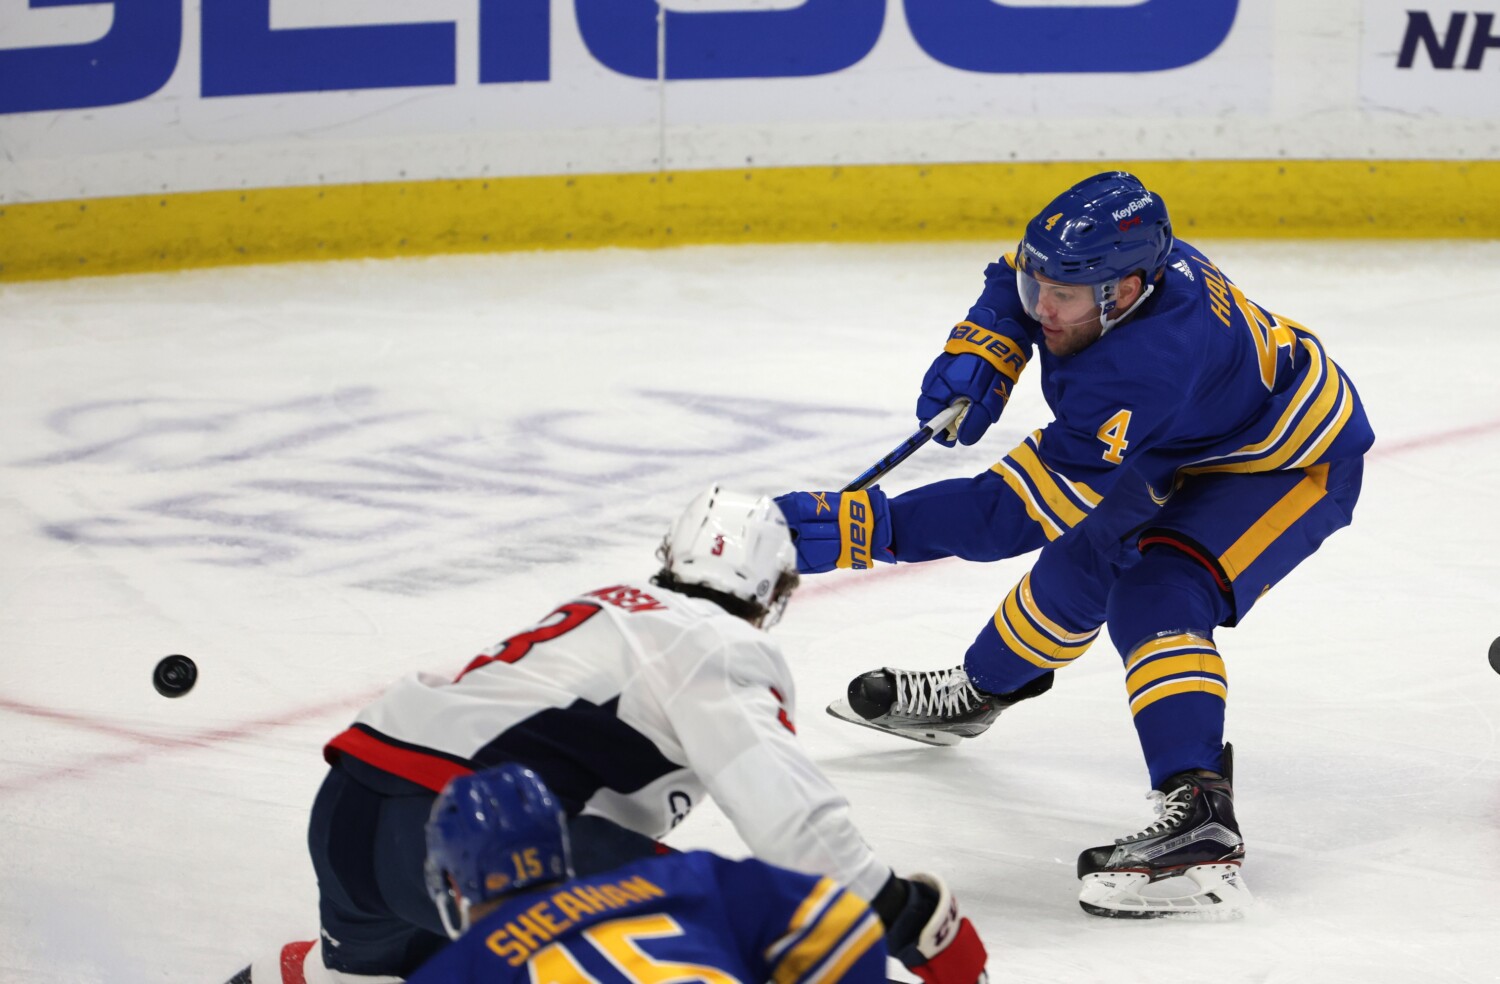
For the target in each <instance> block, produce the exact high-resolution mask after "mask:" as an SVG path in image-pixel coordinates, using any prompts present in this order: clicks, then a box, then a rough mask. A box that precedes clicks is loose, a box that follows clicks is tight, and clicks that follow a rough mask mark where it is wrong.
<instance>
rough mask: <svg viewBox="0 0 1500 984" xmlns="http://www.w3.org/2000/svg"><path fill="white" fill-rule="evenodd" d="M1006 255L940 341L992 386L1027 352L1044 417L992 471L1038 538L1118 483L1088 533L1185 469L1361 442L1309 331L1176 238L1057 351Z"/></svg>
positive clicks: (1292, 463) (1347, 391)
mask: <svg viewBox="0 0 1500 984" xmlns="http://www.w3.org/2000/svg"><path fill="white" fill-rule="evenodd" d="M1011 262H1012V260H1011V258H1010V257H1006V258H1005V259H1003V260H1002V261H1001V262H999V263H994V264H991V265H990V267H989V268H988V269H987V270H986V272H985V277H986V284H985V290H984V293H983V294H982V295H981V296H980V298H979V300H978V301H977V302H976V303H975V304H974V306H973V307H972V308H971V309H970V310H969V313H968V317H967V319H966V320H965V321H963V322H961V323H960V324H959V325H958V326H957V327H956V328H955V329H954V330H953V333H952V335H951V336H950V339H949V342H948V345H947V348H946V350H947V351H949V352H965V351H972V352H979V353H980V354H982V355H984V357H985V358H987V359H988V360H989V361H990V362H991V363H993V364H996V365H997V366H1000V367H1001V370H1002V372H1004V373H1005V375H1006V377H1007V380H1006V385H1009V384H1013V383H1014V382H1015V381H1016V379H1017V378H1018V377H1019V375H1020V370H1021V367H1022V366H1024V365H1025V364H1026V363H1027V362H1028V361H1029V359H1030V356H1031V353H1032V351H1033V350H1035V351H1036V352H1037V353H1038V360H1039V362H1040V365H1041V387H1042V394H1043V396H1044V397H1045V399H1046V401H1047V404H1048V406H1049V407H1050V408H1051V409H1052V411H1053V414H1054V416H1055V419H1054V420H1053V422H1052V423H1050V424H1048V425H1047V426H1046V427H1044V428H1042V429H1041V430H1038V431H1036V432H1034V433H1033V434H1031V436H1030V437H1028V438H1027V439H1026V440H1025V441H1024V442H1023V443H1022V444H1021V445H1020V446H1019V447H1017V448H1016V449H1015V450H1013V451H1012V452H1011V453H1010V454H1008V455H1006V457H1005V459H1004V460H1002V461H1001V462H1000V463H998V464H997V465H995V467H994V469H993V470H994V472H995V473H996V474H997V475H998V476H999V477H1000V478H1001V479H1003V480H1004V481H1005V483H1006V484H1007V485H1009V486H1010V487H1011V489H1012V491H1013V492H1015V494H1016V495H1017V496H1018V497H1019V498H1020V499H1021V500H1022V502H1023V503H1024V504H1025V508H1026V512H1027V515H1028V516H1029V517H1030V518H1031V519H1032V520H1034V521H1035V522H1036V523H1037V524H1039V525H1040V527H1041V529H1042V531H1043V533H1044V534H1045V536H1046V539H1048V540H1055V539H1057V538H1058V537H1060V536H1062V535H1063V534H1064V533H1066V532H1067V531H1068V530H1069V529H1071V528H1072V527H1074V526H1076V525H1078V523H1080V522H1081V521H1082V520H1083V519H1084V517H1086V516H1088V515H1090V514H1091V513H1093V512H1094V511H1095V509H1096V507H1098V506H1099V505H1100V503H1101V501H1102V500H1103V499H1104V497H1105V496H1106V495H1109V494H1111V493H1112V491H1113V490H1115V489H1117V488H1118V489H1119V492H1120V493H1121V494H1119V495H1113V496H1112V498H1113V499H1115V500H1117V501H1115V502H1113V503H1112V509H1111V510H1110V513H1111V514H1112V515H1111V517H1110V519H1109V521H1108V522H1107V523H1100V524H1095V525H1096V526H1098V527H1099V528H1096V529H1091V530H1090V538H1091V539H1094V540H1096V542H1100V543H1102V542H1105V541H1106V540H1107V539H1109V538H1110V537H1112V536H1118V535H1122V534H1123V533H1124V532H1125V530H1127V529H1128V528H1129V527H1130V526H1131V525H1133V524H1134V523H1136V522H1139V521H1141V520H1142V519H1144V518H1145V517H1146V516H1147V514H1149V512H1150V510H1151V508H1152V506H1153V505H1155V506H1160V505H1163V504H1165V502H1166V501H1167V500H1168V499H1169V498H1170V496H1171V494H1172V492H1173V490H1174V488H1176V487H1177V486H1178V485H1179V484H1180V483H1181V482H1182V481H1183V480H1184V479H1185V478H1187V477H1188V476H1191V475H1194V474H1200V473H1211V472H1265V471H1277V470H1296V469H1303V468H1308V467H1310V466H1315V465H1319V464H1323V463H1326V462H1329V461H1334V460H1338V459H1340V458H1349V457H1357V456H1359V455H1362V454H1363V453H1364V452H1365V451H1366V450H1367V449H1368V448H1369V447H1370V445H1371V444H1372V443H1373V441H1374V435H1373V433H1372V431H1371V429H1370V425H1369V422H1368V421H1367V420H1366V418H1365V413H1364V408H1363V406H1362V405H1361V404H1360V400H1359V396H1358V394H1357V393H1356V392H1355V389H1354V385H1353V383H1351V382H1350V380H1349V378H1348V376H1347V375H1345V373H1344V372H1343V370H1341V369H1340V368H1339V367H1338V366H1337V365H1336V364H1335V363H1334V362H1333V360H1332V359H1330V358H1329V357H1328V353H1327V352H1326V351H1325V350H1324V348H1323V345H1322V343H1321V342H1320V341H1319V339H1318V337H1317V336H1316V335H1315V334H1313V333H1312V332H1311V331H1309V330H1308V329H1307V328H1306V327H1304V326H1303V325H1301V324H1298V323H1297V322H1295V321H1292V320H1291V319H1289V318H1285V317H1282V316H1280V315H1277V314H1273V313H1271V312H1270V311H1267V310H1266V309H1264V308H1262V307H1261V306H1260V305H1258V304H1256V303H1255V302H1253V301H1252V300H1250V299H1249V298H1248V297H1246V296H1245V294H1244V292H1243V291H1242V290H1241V289H1240V288H1239V287H1238V286H1236V285H1235V284H1234V283H1233V282H1232V281H1231V280H1229V278H1228V277H1226V276H1225V275H1224V273H1223V272H1222V271H1220V270H1219V268H1218V267H1217V266H1216V265H1215V264H1214V263H1213V262H1212V261H1211V260H1209V259H1208V258H1207V257H1205V256H1204V254H1203V253H1202V252H1201V251H1199V250H1198V249H1196V248H1195V247H1193V246H1192V245H1191V244H1189V243H1185V242H1182V241H1181V240H1179V241H1177V243H1176V245H1175V246H1174V248H1173V250H1172V252H1171V253H1170V254H1169V256H1168V258H1167V264H1166V271H1165V276H1164V278H1163V279H1162V280H1161V281H1159V282H1157V284H1156V285H1155V290H1154V292H1153V294H1152V296H1151V297H1149V298H1147V300H1146V301H1145V302H1144V303H1143V304H1142V306H1141V307H1140V308H1139V309H1138V310H1137V311H1136V312H1135V314H1134V315H1133V316H1132V317H1130V318H1129V319H1128V320H1126V321H1125V322H1124V323H1123V324H1121V325H1118V326H1116V327H1115V328H1114V329H1113V330H1111V331H1109V332H1107V333H1105V334H1104V335H1103V336H1102V337H1101V338H1100V339H1098V340H1097V341H1096V342H1094V343H1093V344H1092V345H1090V346H1089V347H1088V348H1086V349H1084V350H1082V351H1081V352H1077V353H1074V354H1072V355H1068V356H1062V357H1059V356H1054V355H1053V354H1052V353H1051V352H1049V351H1048V350H1047V348H1046V346H1045V345H1044V344H1043V343H1042V340H1041V329H1040V326H1039V325H1038V324H1037V322H1035V321H1034V320H1032V319H1031V318H1029V317H1028V316H1027V315H1026V314H1025V312H1024V311H1023V309H1022V307H1021V301H1020V298H1019V296H1018V294H1017V291H1016V285H1015V271H1014V268H1013V267H1012V266H1011ZM1127 477H1128V478H1127ZM1101 518H1102V517H1101ZM1104 527H1108V528H1107V529H1106V528H1104Z"/></svg>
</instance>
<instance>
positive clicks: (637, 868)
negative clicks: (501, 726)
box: [408, 765, 887, 984]
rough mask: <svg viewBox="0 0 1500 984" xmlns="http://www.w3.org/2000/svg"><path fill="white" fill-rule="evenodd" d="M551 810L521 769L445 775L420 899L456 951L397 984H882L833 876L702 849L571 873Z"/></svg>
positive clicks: (557, 811)
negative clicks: (654, 983)
mask: <svg viewBox="0 0 1500 984" xmlns="http://www.w3.org/2000/svg"><path fill="white" fill-rule="evenodd" d="M568 855H569V850H568V831H567V825H566V819H565V817H564V815H563V812H562V807H561V806H560V805H559V804H558V802H557V800H556V799H555V798H554V797H553V796H552V792H551V790H549V789H548V788H547V786H546V784H545V783H543V782H542V780H541V779H539V778H537V776H536V773H534V772H532V771H531V770H530V769H525V768H522V767H521V766H519V765H502V766H500V767H498V768H495V769H490V770H487V771H484V772H477V773H474V774H473V775H462V776H458V777H456V778H454V779H453V780H452V781H451V782H450V783H449V784H448V787H447V789H445V790H444V791H443V793H442V795H440V796H439V797H438V798H437V802H436V803H434V804H433V808H432V818H431V819H430V820H429V821H428V824H427V889H428V892H429V893H430V894H431V896H432V899H433V902H435V903H436V905H437V907H438V912H439V913H440V914H441V915H442V918H443V922H444V924H445V925H446V926H447V927H448V932H449V934H450V935H451V936H453V937H454V939H455V940H457V942H455V943H453V944H452V945H450V946H448V947H446V948H445V949H443V950H441V951H439V952H438V955H437V956H435V957H433V958H432V959H431V960H429V961H428V962H427V963H425V964H423V965H422V967H421V969H420V970H418V971H417V972H416V973H415V974H413V975H412V976H411V977H410V978H408V981H409V984H522V982H527V984H529V982H532V981H537V982H545V981H589V980H592V981H595V982H598V984H611V982H616V981H619V982H627V981H648V980H681V981H687V980H694V981H705V982H728V981H747V982H759V981H777V982H781V984H800V982H809V984H810V982H815V981H816V982H828V984H833V982H836V981H849V982H862V984H863V982H868V984H886V981H887V978H886V973H885V965H886V949H885V940H884V927H882V926H881V924H880V919H879V918H878V917H877V916H876V915H875V913H874V912H872V911H871V910H870V907H869V906H868V905H867V904H866V903H865V901H864V900H863V899H861V898H859V896H857V895H855V894H854V893H852V892H850V891H849V890H848V889H845V888H842V887H840V886H839V885H837V884H836V883H835V882H834V881H833V880H832V879H829V878H826V877H822V878H820V877H818V876H817V875H803V874H797V873H794V872H791V871H787V870H786V869H784V868H776V867H773V866H771V865H768V864H766V863H765V862H763V861H758V860H756V859H754V858H749V859H746V860H743V861H727V860H725V859H724V858H721V857H718V856H717V855H714V854H709V853H707V852H705V851H692V852H689V853H687V854H678V853H672V854H668V855H664V856H661V857H653V858H646V859H645V860H642V861H636V862H633V863H631V864H628V865H626V866H624V867H622V868H616V869H615V870H613V871H610V872H606V873H604V874H599V875H592V876H589V877H587V878H574V877H573V864H572V861H571V860H570V859H569V856H568Z"/></svg>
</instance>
